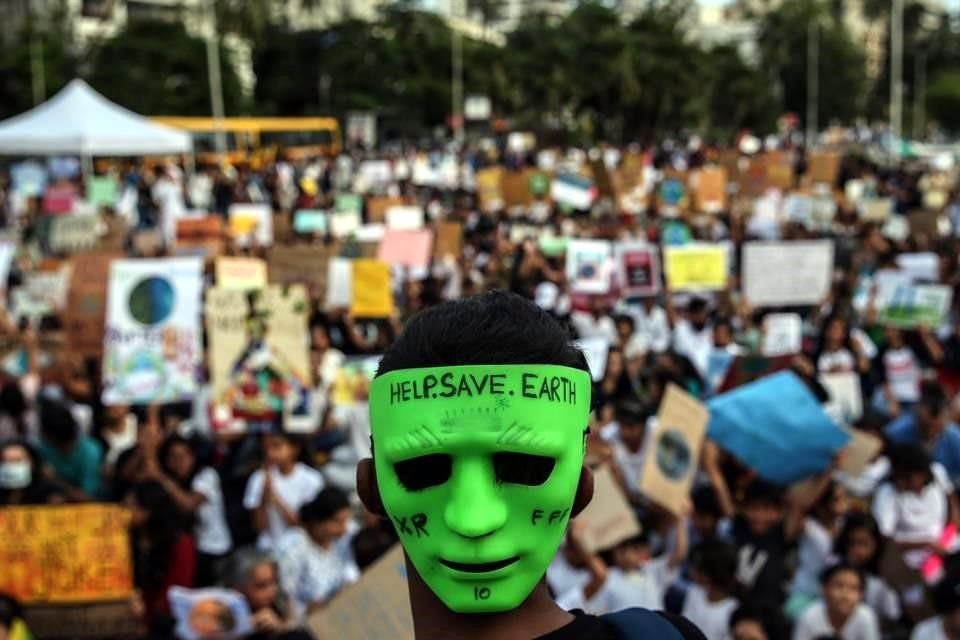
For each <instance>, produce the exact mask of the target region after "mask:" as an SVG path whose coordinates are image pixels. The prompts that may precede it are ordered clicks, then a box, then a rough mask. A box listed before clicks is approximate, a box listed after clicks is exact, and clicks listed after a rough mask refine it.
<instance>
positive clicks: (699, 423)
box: [639, 383, 710, 516]
mask: <svg viewBox="0 0 960 640" xmlns="http://www.w3.org/2000/svg"><path fill="white" fill-rule="evenodd" d="M709 420H710V412H709V411H708V410H707V408H706V407H705V406H703V405H702V404H700V403H699V402H697V400H696V398H694V397H693V396H691V395H690V394H688V393H686V392H685V391H683V390H682V389H680V387H678V386H676V385H675V384H672V383H671V384H670V385H669V386H668V387H667V391H666V393H665V394H664V396H663V401H662V402H661V403H660V410H659V411H658V412H657V426H656V428H655V429H653V430H651V431H650V433H649V435H648V437H647V446H646V447H645V451H646V453H645V457H644V463H643V473H642V474H641V476H640V486H639V490H640V493H642V494H643V495H645V496H647V497H649V498H650V499H651V500H653V501H654V502H656V503H658V504H660V505H661V506H662V507H664V508H665V509H667V510H668V511H670V512H671V513H673V514H675V515H678V516H679V515H681V514H682V513H683V506H684V503H685V502H686V501H687V499H688V497H689V495H690V487H691V485H692V484H693V475H694V473H695V472H696V470H697V467H698V466H699V464H700V447H701V446H702V445H703V439H704V437H705V436H706V433H707V422H709Z"/></svg>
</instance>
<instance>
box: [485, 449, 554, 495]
mask: <svg viewBox="0 0 960 640" xmlns="http://www.w3.org/2000/svg"><path fill="white" fill-rule="evenodd" d="M556 463H557V461H556V460H555V459H553V458H549V457H547V456H535V455H531V454H529V453H512V452H503V453H495V454H493V471H494V474H495V475H496V477H497V482H501V483H503V482H508V483H510V484H522V485H526V486H528V487H538V486H540V485H542V484H543V483H544V482H546V481H547V478H549V477H550V473H551V472H553V467H554V465H556Z"/></svg>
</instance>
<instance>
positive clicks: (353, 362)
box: [330, 355, 383, 407]
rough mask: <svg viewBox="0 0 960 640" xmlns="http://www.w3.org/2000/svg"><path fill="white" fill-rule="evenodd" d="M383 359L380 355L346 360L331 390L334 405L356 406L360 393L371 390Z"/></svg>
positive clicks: (339, 369)
mask: <svg viewBox="0 0 960 640" xmlns="http://www.w3.org/2000/svg"><path fill="white" fill-rule="evenodd" d="M381 358H383V356H379V355H378V356H358V357H352V358H346V359H344V360H343V362H342V363H341V364H340V366H339V368H338V369H337V372H336V374H335V375H334V378H333V385H332V388H331V390H330V394H331V401H332V402H333V404H334V405H335V406H337V407H352V406H355V405H356V404H357V400H358V398H359V392H361V391H365V390H369V387H370V382H372V381H373V378H374V376H376V375H377V367H378V366H379V365H380V360H381Z"/></svg>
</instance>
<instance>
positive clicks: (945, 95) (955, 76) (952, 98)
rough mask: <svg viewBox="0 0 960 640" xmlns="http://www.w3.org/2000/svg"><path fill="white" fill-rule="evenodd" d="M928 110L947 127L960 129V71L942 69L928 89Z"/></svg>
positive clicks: (948, 128) (951, 129)
mask: <svg viewBox="0 0 960 640" xmlns="http://www.w3.org/2000/svg"><path fill="white" fill-rule="evenodd" d="M927 110H928V112H929V115H930V117H931V118H933V119H935V120H936V121H937V122H938V123H939V124H940V125H941V126H942V127H944V128H945V129H947V130H949V131H952V132H958V131H960V71H941V72H939V73H938V74H937V75H936V76H935V77H934V78H933V81H932V82H931V83H930V88H929V89H928V91H927Z"/></svg>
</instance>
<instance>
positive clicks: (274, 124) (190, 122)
mask: <svg viewBox="0 0 960 640" xmlns="http://www.w3.org/2000/svg"><path fill="white" fill-rule="evenodd" d="M151 120H153V121H154V122H157V123H160V124H165V125H167V126H169V127H175V128H177V129H183V130H185V131H189V132H190V133H191V134H192V135H193V148H194V151H195V153H196V154H197V159H198V160H199V161H200V162H217V161H218V160H220V161H222V160H226V161H227V162H232V163H237V162H244V161H246V162H250V163H252V164H259V163H262V162H266V161H269V160H272V159H273V158H274V157H275V156H276V154H277V152H278V151H280V150H282V151H283V152H284V153H285V154H286V155H287V156H288V157H289V158H291V159H300V158H304V157H309V156H317V155H334V154H337V153H340V148H341V147H340V145H341V138H340V125H339V124H337V121H336V119H334V118H224V119H223V120H222V121H221V124H222V130H223V131H224V133H225V134H226V138H227V152H226V155H225V157H220V156H218V155H217V153H216V130H217V128H216V124H215V122H216V121H215V120H214V119H213V118H198V117H188V116H154V117H153V118H151Z"/></svg>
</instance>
